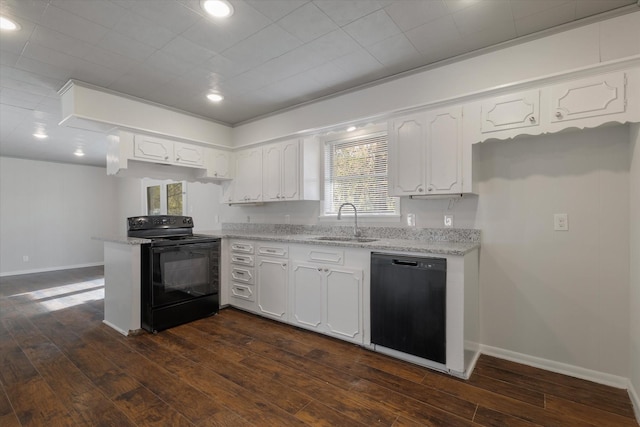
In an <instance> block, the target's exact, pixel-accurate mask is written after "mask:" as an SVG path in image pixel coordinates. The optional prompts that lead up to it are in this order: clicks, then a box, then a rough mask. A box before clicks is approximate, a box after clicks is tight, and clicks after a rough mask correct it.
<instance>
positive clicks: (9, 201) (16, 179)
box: [0, 157, 116, 275]
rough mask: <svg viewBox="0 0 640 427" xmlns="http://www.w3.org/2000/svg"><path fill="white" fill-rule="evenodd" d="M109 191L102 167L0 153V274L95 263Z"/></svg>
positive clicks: (107, 223) (109, 229)
mask: <svg viewBox="0 0 640 427" xmlns="http://www.w3.org/2000/svg"><path fill="white" fill-rule="evenodd" d="M115 194H116V186H115V185H114V182H113V181H111V180H110V179H108V178H107V176H106V172H105V169H104V168H97V167H92V166H78V165H69V164H60V163H50V162H40V161H33V160H21V159H13V158H7V157H0V275H9V274H19V273H24V272H33V271H47V270H56V269H63V268H71V267H79V266H87V265H96V264H101V263H102V262H103V248H102V246H103V245H102V242H99V241H96V240H92V239H91V237H92V236H96V235H104V234H112V233H113V232H114V231H115V227H116V222H115V217H114V212H115V206H114V200H116V196H115ZM23 256H28V257H29V261H27V262H24V261H23Z"/></svg>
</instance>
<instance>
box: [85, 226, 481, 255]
mask: <svg viewBox="0 0 640 427" xmlns="http://www.w3.org/2000/svg"><path fill="white" fill-rule="evenodd" d="M360 230H361V232H362V238H365V239H375V240H373V241H341V240H319V239H318V238H319V237H325V238H326V237H327V236H331V237H336V238H338V239H340V238H347V237H351V236H352V233H353V227H343V226H339V227H336V226H296V225H284V224H223V229H222V230H212V231H200V232H196V233H194V234H202V235H207V236H211V237H219V238H230V239H245V240H257V241H269V242H281V243H295V244H305V245H318V246H341V247H350V248H362V249H369V250H375V251H398V252H416V253H431V254H441V255H465V254H466V253H469V252H471V251H473V250H475V249H477V248H479V247H480V231H479V230H471V229H434V228H422V229H413V228H412V229H408V228H391V227H388V228H387V227H361V228H360ZM94 239H96V240H102V241H105V242H114V243H123V244H128V245H140V244H144V243H150V242H151V240H149V239H139V238H132V237H126V236H107V237H94Z"/></svg>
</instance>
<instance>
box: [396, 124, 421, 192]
mask: <svg viewBox="0 0 640 427" xmlns="http://www.w3.org/2000/svg"><path fill="white" fill-rule="evenodd" d="M389 127H390V129H389V132H388V134H389V193H390V194H391V195H392V196H408V195H412V194H424V192H425V185H424V183H425V173H424V170H425V163H424V156H425V146H426V126H425V115H424V114H415V115H412V116H407V117H404V118H400V119H397V120H394V121H392V122H390V126H389Z"/></svg>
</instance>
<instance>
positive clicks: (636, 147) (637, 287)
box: [629, 124, 640, 422]
mask: <svg viewBox="0 0 640 427" xmlns="http://www.w3.org/2000/svg"><path fill="white" fill-rule="evenodd" d="M629 158H630V159H631V170H630V183H631V185H630V190H631V191H630V196H631V197H630V205H631V206H630V207H631V209H630V216H631V230H630V232H629V236H630V240H631V245H630V248H631V249H630V260H631V262H630V264H631V269H630V271H631V273H630V275H631V278H630V284H631V286H630V298H629V301H630V304H629V313H630V316H631V319H630V322H629V323H630V325H631V327H630V329H631V331H630V332H631V333H630V352H629V361H630V368H629V378H630V380H631V386H632V390H633V391H632V396H633V398H634V400H635V402H634V403H635V405H636V416H637V418H638V422H640V125H638V124H636V125H633V126H631V151H630V156H629Z"/></svg>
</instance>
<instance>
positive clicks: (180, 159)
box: [173, 142, 204, 166]
mask: <svg viewBox="0 0 640 427" xmlns="http://www.w3.org/2000/svg"><path fill="white" fill-rule="evenodd" d="M173 154H174V155H175V158H174V162H175V163H176V164H179V165H185V166H204V148H203V147H200V146H198V145H192V144H183V143H181V142H175V143H174V144H173Z"/></svg>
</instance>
